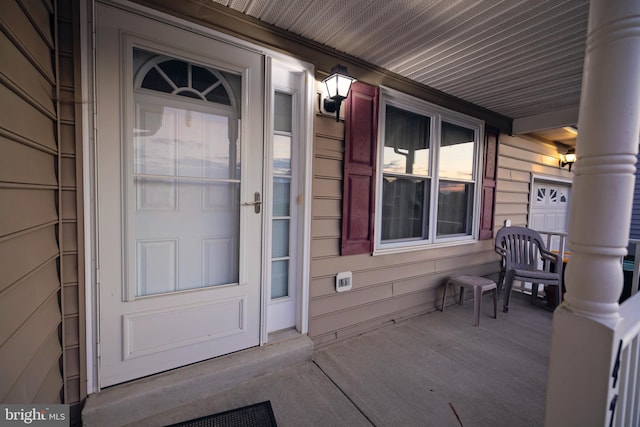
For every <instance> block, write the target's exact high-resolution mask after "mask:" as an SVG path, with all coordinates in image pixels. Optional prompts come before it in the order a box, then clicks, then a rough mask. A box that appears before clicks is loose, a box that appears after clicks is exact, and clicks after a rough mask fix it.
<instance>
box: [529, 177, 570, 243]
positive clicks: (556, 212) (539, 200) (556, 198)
mask: <svg viewBox="0 0 640 427" xmlns="http://www.w3.org/2000/svg"><path fill="white" fill-rule="evenodd" d="M570 193H571V184H569V183H566V182H552V181H543V180H538V179H534V181H533V190H532V193H531V211H530V217H529V228H533V229H534V230H537V231H557V232H563V233H564V232H566V231H567V218H568V215H569V195H570ZM543 237H544V236H543ZM559 240H560V239H559V238H558V237H554V238H552V239H551V249H554V250H557V249H558V245H559ZM545 243H546V242H545Z"/></svg>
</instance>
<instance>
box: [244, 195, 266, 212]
mask: <svg viewBox="0 0 640 427" xmlns="http://www.w3.org/2000/svg"><path fill="white" fill-rule="evenodd" d="M261 205H262V200H261V198H260V193H259V192H257V191H256V192H255V193H253V202H244V203H243V204H242V206H253V210H254V212H255V213H260V206H261Z"/></svg>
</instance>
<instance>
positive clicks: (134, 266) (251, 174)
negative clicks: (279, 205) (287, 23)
mask: <svg viewBox="0 0 640 427" xmlns="http://www.w3.org/2000/svg"><path fill="white" fill-rule="evenodd" d="M96 14H97V47H96V76H97V79H96V104H97V118H96V123H97V135H96V155H97V162H96V163H97V164H96V169H97V196H98V197H97V206H98V214H97V216H98V218H97V227H98V260H97V262H98V266H99V272H100V274H99V290H98V292H99V312H100V317H99V322H98V325H99V382H100V386H101V387H105V386H109V385H113V384H117V383H120V382H124V381H128V380H131V379H135V378H140V377H143V376H146V375H150V374H154V373H158V372H162V371H165V370H168V369H172V368H176V367H179V366H183V365H187V364H190V363H193V362H198V361H201V360H205V359H209V358H212V357H216V356H219V355H223V354H227V353H231V352H234V351H237V350H241V349H245V348H248V347H252V346H256V345H259V336H260V318H261V316H260V296H261V283H260V278H261V274H262V273H261V268H262V266H261V262H260V260H261V259H262V254H261V247H262V231H261V223H262V209H261V205H260V204H259V203H258V204H256V203H254V202H255V201H256V200H259V199H261V197H262V152H263V142H262V138H263V133H262V129H263V116H264V114H263V105H264V100H263V96H264V95H263V93H264V90H263V84H264V83H263V75H264V71H263V66H264V65H263V64H264V60H263V57H262V56H261V55H259V54H257V53H254V52H250V51H248V50H245V49H241V48H238V47H235V46H231V45H229V44H226V43H223V42H220V41H217V40H213V39H211V38H208V37H205V36H202V35H198V34H195V33H192V32H188V31H185V30H182V29H178V28H176V27H173V26H171V25H169V24H166V23H161V22H159V21H156V20H151V19H147V18H144V17H141V16H138V15H135V14H132V13H127V12H125V11H122V10H119V9H116V8H113V7H110V6H105V5H101V4H98V5H97V7H96ZM141 35H144V36H141Z"/></svg>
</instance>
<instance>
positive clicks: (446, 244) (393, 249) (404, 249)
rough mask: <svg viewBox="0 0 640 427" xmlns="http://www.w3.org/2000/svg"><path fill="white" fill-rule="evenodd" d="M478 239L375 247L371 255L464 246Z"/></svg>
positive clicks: (476, 241) (474, 242)
mask: <svg viewBox="0 0 640 427" xmlns="http://www.w3.org/2000/svg"><path fill="white" fill-rule="evenodd" d="M478 241H479V240H478V239H464V240H449V241H446V242H439V243H429V244H424V245H409V246H393V247H386V248H376V249H374V250H373V253H372V254H371V255H372V256H379V255H389V254H399V253H405V252H415V251H425V250H432V249H434V250H435V249H442V248H450V247H452V246H465V245H473V244H476V243H478Z"/></svg>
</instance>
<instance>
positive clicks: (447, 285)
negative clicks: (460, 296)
mask: <svg viewBox="0 0 640 427" xmlns="http://www.w3.org/2000/svg"><path fill="white" fill-rule="evenodd" d="M448 287H449V281H448V280H447V283H445V285H444V292H443V293H442V307H441V308H440V311H444V304H445V302H446V300H447V288H448Z"/></svg>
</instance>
